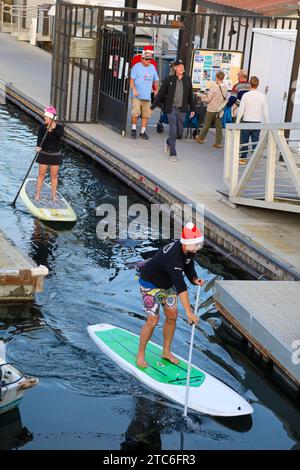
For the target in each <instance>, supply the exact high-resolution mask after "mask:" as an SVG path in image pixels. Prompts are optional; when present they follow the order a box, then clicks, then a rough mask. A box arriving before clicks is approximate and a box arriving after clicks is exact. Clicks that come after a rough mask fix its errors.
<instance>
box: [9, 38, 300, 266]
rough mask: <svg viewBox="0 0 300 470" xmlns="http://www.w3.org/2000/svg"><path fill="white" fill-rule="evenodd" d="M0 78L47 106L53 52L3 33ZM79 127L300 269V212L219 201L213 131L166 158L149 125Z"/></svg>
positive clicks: (160, 138) (219, 164)
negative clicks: (130, 132)
mask: <svg viewBox="0 0 300 470" xmlns="http://www.w3.org/2000/svg"><path fill="white" fill-rule="evenodd" d="M0 62H1V69H0V79H2V80H5V81H7V82H11V83H12V84H13V85H14V87H15V88H17V89H19V90H20V91H22V93H24V94H26V95H27V96H29V97H31V99H33V100H35V101H37V102H39V103H40V104H41V105H43V106H44V105H46V104H49V99H50V98H49V96H50V82H51V55H50V54H49V53H47V52H44V51H42V50H41V49H38V48H36V47H32V46H30V45H29V44H27V43H20V42H18V41H17V40H15V39H14V38H12V37H10V36H9V35H7V34H3V33H2V34H1V33H0ZM77 127H78V128H80V129H81V130H83V131H84V132H85V133H86V134H89V135H90V136H91V137H93V139H96V140H98V141H99V142H101V143H104V144H105V145H106V146H107V147H109V148H110V149H111V151H112V153H113V152H114V151H116V152H117V153H118V154H121V155H123V156H125V157H126V158H127V159H129V160H131V161H132V162H135V163H138V164H139V165H140V166H142V167H143V168H145V170H147V171H148V172H150V173H152V174H153V175H154V176H156V177H159V178H160V179H162V180H164V181H165V182H166V183H167V184H168V185H169V186H171V187H173V188H174V189H175V190H176V191H177V192H179V193H181V194H182V195H184V196H185V197H187V198H189V199H191V200H193V201H195V202H197V203H200V204H204V205H205V208H206V210H207V211H209V212H211V213H212V214H214V215H215V216H217V217H218V218H219V219H220V221H223V222H225V223H227V224H229V225H230V226H231V227H232V228H234V229H236V230H237V231H238V232H239V233H240V234H241V235H242V236H243V237H245V238H246V239H248V240H252V242H254V243H255V244H256V245H258V246H260V247H262V248H264V249H266V250H268V251H269V252H270V253H272V254H273V256H275V257H276V258H279V259H281V260H282V261H284V262H286V263H288V264H290V265H291V266H293V267H294V268H295V269H296V270H298V272H300V236H299V234H300V215H299V214H290V213H284V212H278V211H271V210H263V209H256V208H251V207H242V206H240V207H238V208H237V209H231V208H230V207H228V206H226V205H225V204H224V203H222V202H220V201H219V200H218V197H219V194H218V193H217V192H216V189H218V188H221V187H223V183H222V173H223V158H224V154H223V150H217V149H213V148H212V143H213V132H211V133H210V134H209V137H208V141H207V143H205V144H204V145H201V146H200V145H199V144H197V143H196V142H195V141H194V140H192V139H183V140H182V141H180V142H178V155H179V160H178V162H177V163H171V162H169V161H168V159H167V156H166V154H165V153H164V137H165V136H166V133H164V134H157V133H156V131H155V128H154V127H152V128H150V129H149V135H150V140H149V141H148V142H145V141H143V140H140V139H137V140H136V141H134V140H132V139H131V138H130V137H125V138H122V137H121V136H118V134H116V133H115V132H114V131H112V130H110V129H108V128H106V127H104V126H102V125H100V124H98V125H92V124H84V125H82V124H80V125H77Z"/></svg>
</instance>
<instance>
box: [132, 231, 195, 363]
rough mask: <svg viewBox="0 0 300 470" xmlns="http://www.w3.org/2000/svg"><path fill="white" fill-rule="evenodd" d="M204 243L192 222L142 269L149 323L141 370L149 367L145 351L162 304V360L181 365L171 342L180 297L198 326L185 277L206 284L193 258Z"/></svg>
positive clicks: (143, 333) (144, 333)
mask: <svg viewBox="0 0 300 470" xmlns="http://www.w3.org/2000/svg"><path fill="white" fill-rule="evenodd" d="M203 244H204V236H203V234H202V233H201V231H200V230H199V229H198V228H197V227H196V226H195V225H194V224H193V223H192V222H190V223H188V224H187V225H186V226H185V227H184V228H183V230H182V234H181V238H180V240H178V241H174V242H172V243H169V244H168V245H166V246H164V247H163V248H161V249H160V250H159V251H158V252H157V253H156V255H155V256H154V257H153V258H151V259H150V260H149V261H147V262H146V263H145V264H143V266H142V267H141V269H140V277H139V283H140V291H141V295H142V301H143V307H144V310H145V312H146V314H147V321H146V323H145V325H144V326H143V328H142V330H141V333H140V341H139V349H138V354H137V358H136V363H137V365H138V366H139V367H142V368H146V367H148V364H147V362H146V360H145V351H146V346H147V343H148V341H149V340H150V338H151V336H152V334H153V331H154V329H155V327H156V325H157V324H158V321H159V308H160V305H162V306H163V309H164V313H165V316H166V319H165V324H164V328H163V337H164V340H163V353H162V357H163V358H165V359H167V360H169V361H170V362H173V363H174V364H178V362H179V360H178V359H177V358H176V357H175V356H174V355H173V354H172V353H171V343H172V340H173V336H174V333H175V328H176V320H177V316H178V306H177V304H178V297H179V299H180V302H181V303H182V305H183V307H184V309H185V312H186V315H187V318H188V321H189V323H195V324H196V323H198V317H197V316H196V315H195V314H194V312H193V311H192V308H191V304H190V301H189V295H188V291H187V285H186V283H185V280H184V275H186V277H187V278H188V280H189V281H190V282H191V283H192V284H194V285H201V286H202V285H203V284H204V281H203V280H202V279H198V276H197V273H196V271H195V265H194V255H195V253H196V252H197V251H199V250H200V249H201V248H202V247H203Z"/></svg>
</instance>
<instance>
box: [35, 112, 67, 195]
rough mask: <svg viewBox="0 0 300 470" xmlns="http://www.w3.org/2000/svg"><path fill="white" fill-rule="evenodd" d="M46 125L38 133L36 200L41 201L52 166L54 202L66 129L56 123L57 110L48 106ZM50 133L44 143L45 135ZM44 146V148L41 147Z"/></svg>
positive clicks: (45, 113)
mask: <svg viewBox="0 0 300 470" xmlns="http://www.w3.org/2000/svg"><path fill="white" fill-rule="evenodd" d="M44 121H45V124H43V125H41V127H40V128H39V132H38V139H37V147H36V151H37V152H39V154H38V157H37V159H36V161H37V163H38V164H39V175H38V179H37V185H36V193H35V200H36V201H39V200H40V197H41V190H42V187H43V183H44V179H45V176H46V173H47V168H48V165H49V166H50V176H51V197H52V200H53V201H57V200H58V199H57V195H56V192H57V183H58V170H59V165H61V163H62V156H61V143H62V137H63V135H64V128H63V126H62V125H61V124H58V123H56V109H55V108H54V107H53V106H48V107H46V109H45V112H44ZM47 128H48V133H47V136H46V138H45V140H44V142H43V143H42V141H43V137H44V135H45V133H46V132H47ZM41 145H42V146H41Z"/></svg>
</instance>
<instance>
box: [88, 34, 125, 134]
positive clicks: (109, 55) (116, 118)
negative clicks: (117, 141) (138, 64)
mask: <svg viewBox="0 0 300 470" xmlns="http://www.w3.org/2000/svg"><path fill="white" fill-rule="evenodd" d="M133 46H134V36H133V34H132V30H130V28H127V31H126V33H125V32H123V31H119V30H115V29H108V28H104V30H103V31H102V51H101V76H100V83H99V100H98V116H97V118H98V121H100V122H103V123H104V124H106V125H108V126H110V127H112V128H113V129H114V130H116V131H118V132H121V134H122V135H125V131H126V122H127V107H128V96H129V67H130V60H131V58H132V55H133Z"/></svg>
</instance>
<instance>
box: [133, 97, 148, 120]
mask: <svg viewBox="0 0 300 470" xmlns="http://www.w3.org/2000/svg"><path fill="white" fill-rule="evenodd" d="M150 106H151V101H150V100H139V99H138V98H131V116H142V118H147V119H149V118H150V116H151V114H152V110H151V109H150Z"/></svg>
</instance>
